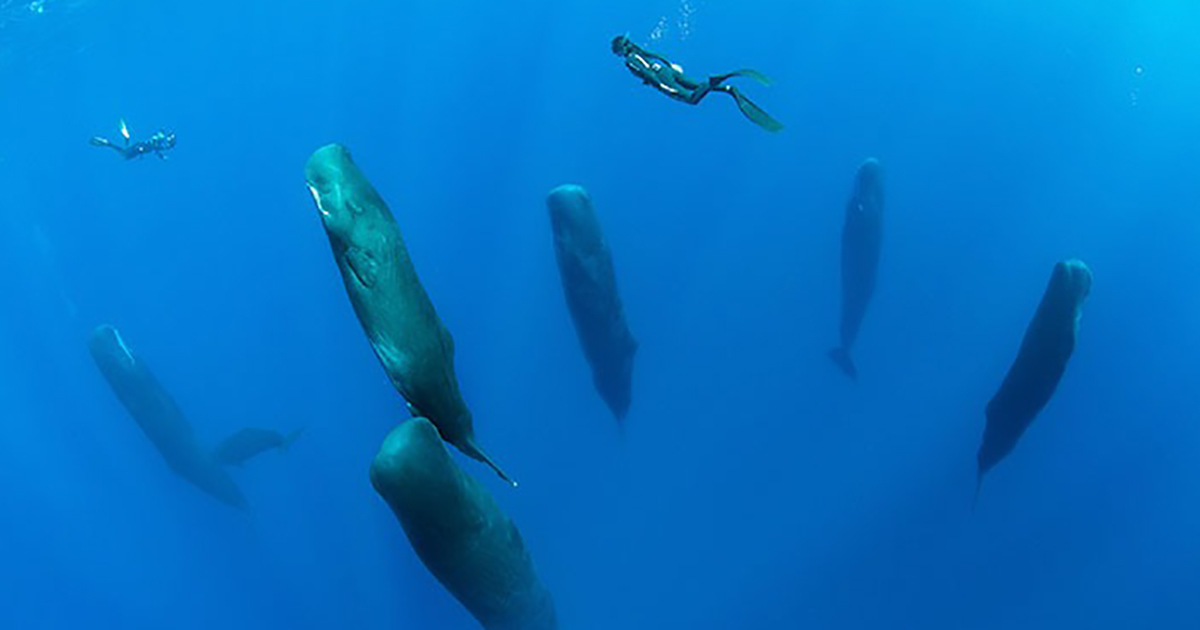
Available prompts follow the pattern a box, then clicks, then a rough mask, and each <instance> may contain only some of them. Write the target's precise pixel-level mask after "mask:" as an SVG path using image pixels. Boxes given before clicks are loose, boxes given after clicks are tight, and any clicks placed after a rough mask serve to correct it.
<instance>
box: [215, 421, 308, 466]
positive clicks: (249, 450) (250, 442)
mask: <svg viewBox="0 0 1200 630" xmlns="http://www.w3.org/2000/svg"><path fill="white" fill-rule="evenodd" d="M303 434H304V429H297V430H295V431H292V432H291V433H288V434H287V435H284V434H283V433H281V432H279V431H276V430H275V429H259V428H255V427H246V428H244V429H241V430H239V431H238V432H237V433H234V434H233V435H231V436H229V437H227V438H225V440H224V441H222V442H221V443H220V444H218V445H217V446H216V448H214V449H213V450H212V458H213V460H214V461H216V462H217V463H218V464H221V465H223V466H241V465H242V464H244V463H246V461H247V460H249V459H251V458H253V457H255V456H257V455H260V454H262V453H265V452H267V451H269V450H271V449H278V450H280V451H285V452H286V451H287V450H288V448H290V447H291V446H292V444H293V443H295V442H296V440H298V439H300V436H301V435H303Z"/></svg>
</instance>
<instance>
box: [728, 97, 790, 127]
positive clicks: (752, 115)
mask: <svg viewBox="0 0 1200 630" xmlns="http://www.w3.org/2000/svg"><path fill="white" fill-rule="evenodd" d="M728 89H729V95H730V96H732V97H733V100H735V101H737V106H738V109H740V110H742V113H743V114H745V115H746V118H749V119H750V121H751V122H753V123H754V124H756V125H758V126H759V127H762V128H763V129H766V130H767V131H772V132H774V131H780V130H781V129H783V123H781V122H779V121H778V120H775V119H774V118H771V115H770V114H768V113H767V112H765V111H763V110H762V108H761V107H759V106H758V105H755V104H754V102H753V101H751V100H750V99H748V98H746V97H745V96H742V93H741V92H739V91H738V89H737V88H735V87H730V88H728Z"/></svg>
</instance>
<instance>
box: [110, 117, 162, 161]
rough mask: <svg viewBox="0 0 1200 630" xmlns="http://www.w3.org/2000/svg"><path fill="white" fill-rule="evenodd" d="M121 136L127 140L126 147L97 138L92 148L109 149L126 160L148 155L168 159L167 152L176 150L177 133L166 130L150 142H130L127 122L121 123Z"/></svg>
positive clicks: (152, 137)
mask: <svg viewBox="0 0 1200 630" xmlns="http://www.w3.org/2000/svg"><path fill="white" fill-rule="evenodd" d="M121 135H122V136H123V137H124V138H125V144H124V146H122V145H120V144H117V143H115V142H113V141H111V140H109V139H108V138H104V137H101V136H96V137H94V138H92V140H91V143H92V146H95V147H108V148H110V149H112V150H114V151H116V152H117V153H120V154H121V157H124V158H125V159H126V160H132V159H134V158H140V157H142V156H143V155H146V154H148V153H153V154H155V155H157V156H158V157H159V158H160V159H163V160H165V159H167V151H170V150H171V149H174V148H175V133H174V132H172V131H167V130H165V129H159V130H158V131H157V132H156V133H155V134H154V135H152V136H150V139H149V140H143V141H141V142H134V143H132V144H131V143H130V142H129V128H128V127H126V126H125V121H123V120H122V121H121Z"/></svg>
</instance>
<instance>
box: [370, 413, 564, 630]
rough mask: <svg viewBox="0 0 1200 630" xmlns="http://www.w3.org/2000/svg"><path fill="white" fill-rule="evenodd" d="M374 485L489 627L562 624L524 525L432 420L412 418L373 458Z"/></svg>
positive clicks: (534, 628) (426, 559)
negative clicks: (469, 469)
mask: <svg viewBox="0 0 1200 630" xmlns="http://www.w3.org/2000/svg"><path fill="white" fill-rule="evenodd" d="M371 485H372V486H374V488H375V491H376V492H378V493H379V496H380V497H382V498H383V499H384V500H385V501H386V502H387V504H388V506H389V507H390V508H391V509H392V512H393V513H394V514H395V516H396V519H397V520H399V521H400V525H401V527H402V528H403V529H404V532H405V534H406V535H407V536H408V540H409V542H410V543H411V544H412V547H413V550H414V551H415V552H416V553H417V556H418V557H419V558H420V559H421V562H423V563H424V564H425V567H426V568H428V569H429V572H430V573H432V574H433V576H434V577H435V578H437V580H438V581H439V582H441V584H442V586H444V587H445V588H446V590H447V591H449V592H450V594H451V595H453V596H454V598H455V599H457V600H458V601H459V603H461V604H462V605H463V607H465V608H466V609H467V610H468V611H469V612H470V613H471V614H472V615H473V616H474V617H475V618H476V619H477V620H479V623H480V624H482V625H483V627H484V628H486V629H487V630H556V628H558V621H557V618H556V614H555V609H554V601H553V599H552V597H551V596H550V593H549V592H548V591H547V590H546V588H545V587H544V586H543V585H542V583H541V581H540V580H539V579H538V576H537V573H536V571H535V569H534V566H533V560H532V559H531V558H530V556H529V552H528V551H527V550H526V548H525V543H524V541H523V540H522V538H521V532H520V531H518V530H517V526H516V525H515V524H513V522H512V520H511V519H509V518H508V516H507V515H505V514H504V512H502V511H501V510H500V508H499V506H497V505H496V502H495V500H494V499H492V496H491V495H490V494H489V493H488V491H487V490H486V489H485V488H484V487H483V485H482V484H480V483H479V482H478V481H476V480H475V479H474V478H472V477H471V476H470V475H468V474H466V473H465V472H463V470H462V469H461V468H459V467H458V465H457V464H455V463H454V460H453V458H451V457H450V453H449V452H448V451H447V450H446V447H445V446H444V445H443V444H442V440H441V439H440V438H439V436H438V432H437V430H436V429H435V428H434V426H433V425H432V424H431V423H430V422H429V421H428V420H426V419H424V418H413V419H412V420H408V421H407V422H404V423H402V424H401V425H400V426H398V427H396V428H395V429H393V430H392V432H391V433H390V434H389V435H388V436H387V438H385V439H384V442H383V444H382V445H381V446H380V448H379V452H378V454H377V455H376V456H375V460H374V461H373V462H372V464H371Z"/></svg>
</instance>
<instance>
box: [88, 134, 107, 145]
mask: <svg viewBox="0 0 1200 630" xmlns="http://www.w3.org/2000/svg"><path fill="white" fill-rule="evenodd" d="M88 143H89V144H91V145H92V146H94V147H107V146H109V145H111V144H112V143H111V142H109V141H108V138H102V137H100V136H92V139H91V140H88Z"/></svg>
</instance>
